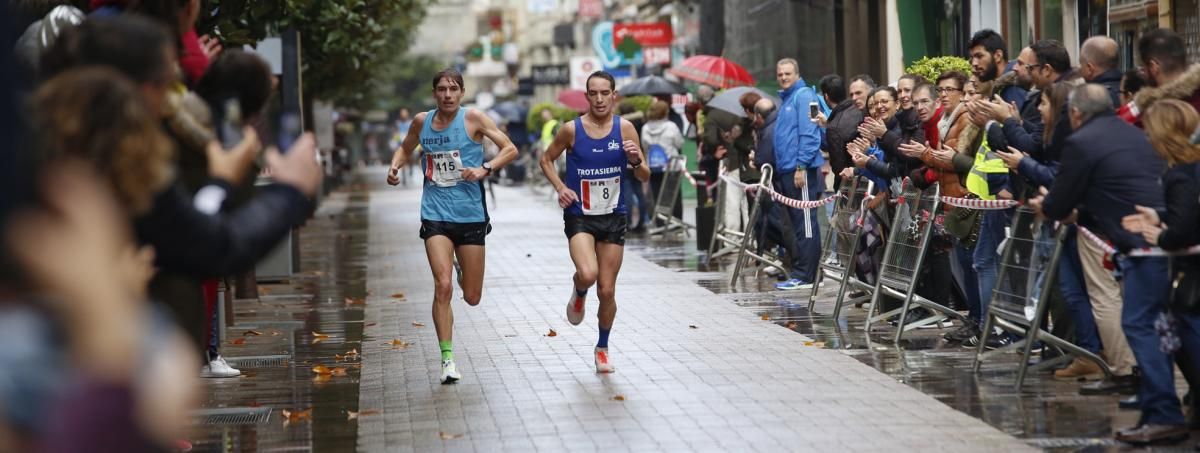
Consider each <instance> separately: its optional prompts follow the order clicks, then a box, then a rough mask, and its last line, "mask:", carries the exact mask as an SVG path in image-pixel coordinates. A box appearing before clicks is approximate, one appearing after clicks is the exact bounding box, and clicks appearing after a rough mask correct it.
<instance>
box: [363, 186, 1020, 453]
mask: <svg viewBox="0 0 1200 453" xmlns="http://www.w3.org/2000/svg"><path fill="white" fill-rule="evenodd" d="M377 173H378V174H371V175H369V177H370V178H371V181H372V193H371V197H370V200H371V203H370V208H369V212H370V225H371V228H370V239H369V243H368V250H369V251H368V264H367V288H368V290H369V294H371V296H370V298H369V300H368V304H367V306H366V314H365V320H364V322H365V323H366V324H365V326H366V327H365V333H364V340H363V345H362V352H363V361H362V374H361V383H360V389H361V395H360V400H359V406H358V407H359V410H360V411H364V410H369V409H379V410H381V411H382V413H381V414H380V415H379V416H372V417H364V418H361V419H359V432H358V434H359V444H358V448H359V450H362V451H551V452H562V451H572V452H574V451H593V450H600V449H603V450H604V451H627V450H628V451H651V450H666V451H847V450H854V451H912V450H926V451H930V450H938V451H1025V450H1030V447H1029V446H1027V445H1026V444H1024V443H1022V442H1021V441H1019V440H1018V439H1016V438H1014V437H1012V436H1010V435H1008V434H1005V433H1003V432H1001V431H999V430H997V429H995V428H993V427H991V426H989V425H987V424H986V423H984V422H982V421H980V420H977V419H975V418H972V417H970V416H968V415H966V414H963V413H961V412H958V411H955V410H953V409H951V408H950V407H948V406H946V405H944V404H943V403H941V402H938V401H937V400H936V399H934V398H933V397H931V396H928V395H925V394H923V393H921V392H920V391H918V390H915V389H913V388H910V387H908V386H906V385H904V384H903V383H900V382H897V381H896V380H894V379H893V378H891V377H888V376H887V375H886V374H883V373H881V372H879V371H876V370H875V369H873V368H871V367H869V366H867V365H864V364H863V363H861V362H859V361H858V360H856V359H854V358H852V357H850V356H847V355H846V354H843V353H842V352H839V351H837V350H830V349H824V348H822V347H819V344H818V345H812V344H811V340H809V339H808V338H806V337H804V336H802V335H799V334H797V333H795V332H792V331H790V330H787V329H784V328H781V327H780V326H777V325H774V324H771V323H764V322H761V321H760V320H759V319H758V318H756V317H754V315H753V314H752V313H749V312H747V311H746V310H745V309H741V308H739V307H738V306H736V305H735V304H732V303H730V302H729V300H728V299H727V298H726V297H722V296H719V295H715V294H713V293H712V292H710V291H708V290H706V289H703V288H701V287H700V286H698V285H697V284H696V283H695V282H694V281H693V280H692V279H691V278H689V277H687V276H684V275H680V274H678V273H676V272H673V271H671V270H668V269H665V268H662V267H659V266H657V265H655V264H652V263H650V262H648V261H646V260H645V259H643V258H641V257H639V256H637V255H636V254H633V253H626V255H625V258H624V266H623V268H622V272H621V275H620V277H619V279H618V285H617V303H618V308H619V310H618V315H617V322H616V324H615V326H614V329H613V333H612V339H611V340H610V350H611V358H612V361H613V364H614V366H615V367H616V370H617V372H616V373H614V374H612V375H607V376H606V375H597V374H596V373H595V372H594V367H593V364H592V350H593V347H594V345H595V341H596V335H597V328H596V318H595V310H596V307H597V305H598V302H597V301H596V299H595V292H594V291H593V292H592V294H590V295H589V301H588V310H587V314H588V317H587V318H586V319H585V321H584V323H583V324H582V325H580V326H571V325H570V324H568V323H567V322H566V319H565V314H564V307H565V303H566V299H567V297H565V296H567V295H568V294H569V291H570V283H569V282H570V277H571V273H572V272H573V267H572V265H571V261H570V258H569V256H568V254H567V249H566V240H565V237H564V236H563V233H562V220H561V211H560V210H559V209H557V207H556V206H555V205H553V203H552V202H551V201H550V199H549V197H548V196H542V195H537V194H535V193H534V192H532V191H530V190H529V189H526V188H506V187H498V188H497V189H496V193H497V195H498V197H499V206H493V207H492V210H491V217H492V223H493V225H494V230H493V232H492V234H491V235H490V236H488V248H487V271H486V279H485V284H484V292H483V302H482V303H481V304H480V305H479V306H477V307H469V306H467V305H466V303H464V302H462V300H461V299H460V298H459V297H460V296H459V293H457V292H456V295H455V302H454V316H455V331H454V333H455V337H454V348H455V350H454V353H455V358H456V362H457V363H458V368H459V370H460V372H462V373H463V380H462V381H460V382H459V383H457V384H455V385H447V386H443V385H440V384H439V383H438V381H437V378H438V372H439V366H440V363H439V351H438V346H437V339H436V336H435V334H434V330H433V321H432V317H431V314H430V306H431V300H432V288H433V283H432V276H431V275H430V272H429V267H428V265H427V263H426V258H425V253H424V246H423V244H422V242H421V240H420V239H419V238H418V236H417V231H418V229H419V214H418V209H419V202H420V189H419V188H417V187H410V188H393V187H387V186H384V185H383V184H382V180H383V173H382V171H377ZM491 201H492V200H491V199H490V198H489V202H491ZM397 292H401V293H404V296H405V297H404V299H403V300H397V299H395V298H392V297H391V295H392V294H394V293H397ZM414 323H422V324H424V326H417V325H415V324H414ZM693 326H694V327H693ZM551 329H553V330H555V331H556V332H557V336H555V337H549V336H546V334H547V333H548V332H549V331H550V330H551ZM395 339H399V340H402V341H404V342H407V343H411V345H410V346H408V347H397V346H394V345H392V344H390V343H389V342H391V341H392V340H395ZM806 342H809V345H807V346H806V344H805V343H806ZM618 396H620V397H623V400H618V399H615V397H618Z"/></svg>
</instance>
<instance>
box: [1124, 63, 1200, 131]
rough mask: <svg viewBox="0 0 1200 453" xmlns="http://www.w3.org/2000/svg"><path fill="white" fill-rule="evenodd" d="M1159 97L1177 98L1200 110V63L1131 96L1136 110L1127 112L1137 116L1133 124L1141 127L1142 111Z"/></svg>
mask: <svg viewBox="0 0 1200 453" xmlns="http://www.w3.org/2000/svg"><path fill="white" fill-rule="evenodd" d="M1160 99H1179V100H1181V101H1184V102H1187V103H1188V104H1192V107H1195V108H1196V110H1200V63H1197V64H1194V65H1191V66H1189V67H1188V68H1187V69H1185V70H1184V71H1183V74H1180V75H1179V77H1176V78H1175V80H1172V81H1170V82H1167V83H1164V84H1162V85H1160V86H1157V87H1145V88H1142V89H1141V90H1139V91H1138V93H1137V95H1136V96H1134V98H1133V107H1135V108H1136V110H1133V111H1131V112H1129V113H1130V114H1131V116H1132V117H1134V118H1137V121H1136V122H1135V123H1134V125H1136V126H1137V127H1142V121H1141V114H1142V112H1145V111H1146V109H1148V108H1150V106H1151V105H1154V103H1155V102H1156V101H1158V100H1160ZM1122 110H1124V109H1122Z"/></svg>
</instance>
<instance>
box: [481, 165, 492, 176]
mask: <svg viewBox="0 0 1200 453" xmlns="http://www.w3.org/2000/svg"><path fill="white" fill-rule="evenodd" d="M483 169H484V170H487V172H488V173H487V174H488V175H491V174H492V163H491V162H484V163H483Z"/></svg>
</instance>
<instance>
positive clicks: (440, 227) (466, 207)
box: [387, 69, 517, 384]
mask: <svg viewBox="0 0 1200 453" xmlns="http://www.w3.org/2000/svg"><path fill="white" fill-rule="evenodd" d="M463 90H464V86H463V79H462V75H461V74H459V73H458V71H455V70H453V69H447V70H444V71H441V72H439V73H437V75H435V76H434V77H433V97H434V99H436V100H437V104H438V105H437V109H435V110H431V111H429V112H425V113H419V114H417V116H416V118H413V122H412V125H411V126H410V127H409V129H408V134H407V135H406V136H405V137H404V142H403V143H402V144H401V145H400V149H398V150H396V152H395V153H394V155H393V156H392V168H391V169H390V170H389V171H388V177H387V182H388V184H391V185H393V186H394V185H396V184H399V183H400V177H399V176H398V175H397V172H398V171H399V170H400V167H403V166H404V165H405V164H406V163H408V162H409V161H410V160H411V159H409V157H410V156H411V155H412V153H413V151H414V150H415V149H416V148H417V145H418V144H419V145H421V163H422V167H423V168H424V178H425V184H424V187H423V189H422V193H421V195H422V196H421V233H420V234H421V239H424V240H425V252H426V253H425V254H426V255H427V256H428V257H429V267H430V268H431V269H432V270H433V281H434V292H433V325H434V328H435V330H436V331H437V337H438V346H439V347H441V350H442V377H441V382H442V383H443V384H449V383H452V382H455V381H458V380H459V379H461V378H462V376H461V375H460V374H459V373H458V367H457V366H455V364H454V353H453V351H452V342H451V341H452V340H451V339H452V336H453V333H454V313H453V312H452V311H451V310H450V299H451V298H452V296H454V284H453V283H452V282H453V281H454V264H453V263H454V258H455V257H456V256H457V257H458V264H459V266H460V267H461V268H462V275H461V276H460V277H459V285H460V286H462V291H463V300H465V301H466V302H467V304H469V305H478V304H479V300H480V297H482V295H483V263H484V254H483V243H484V237H486V236H487V234H488V232H490V231H491V229H492V227H491V225H490V224H489V223H488V215H487V205H486V203H485V202H484V198H483V183H482V182H481V180H483V178H486V177H487V176H488V175H490V174H492V172H493V171H494V170H499V169H500V168H501V167H503V166H505V165H508V163H509V162H512V161H513V159H515V158H516V157H517V148H516V147H515V146H513V144H512V141H510V140H509V139H508V136H507V135H504V132H502V131H500V128H498V127H496V123H495V122H493V121H492V119H491V118H490V117H488V116H487V115H486V114H484V113H483V112H480V111H478V110H475V109H465V108H462V107H461V106H460V105H459V103H460V102H461V101H462V97H463ZM484 137H487V138H488V139H490V140H492V142H495V143H496V145H497V146H499V147H500V152H499V153H497V154H496V157H495V158H493V159H492V160H491V161H485V160H484V156H483V148H482V147H481V146H480V143H481V142H482V141H483V138H484Z"/></svg>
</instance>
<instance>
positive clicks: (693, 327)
mask: <svg viewBox="0 0 1200 453" xmlns="http://www.w3.org/2000/svg"><path fill="white" fill-rule="evenodd" d="M688 328H689V329H699V327H696V326H694V325H693V326H688Z"/></svg>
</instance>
